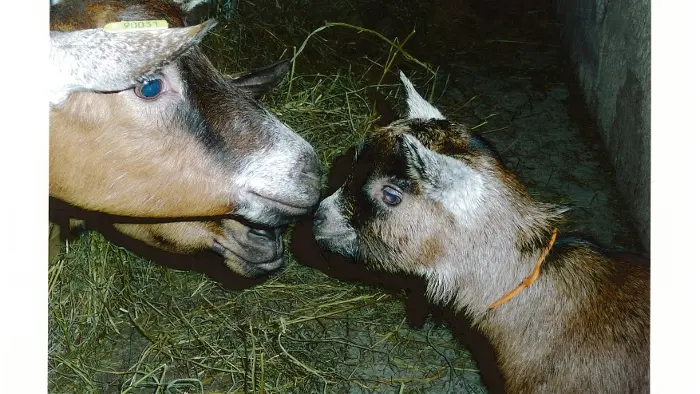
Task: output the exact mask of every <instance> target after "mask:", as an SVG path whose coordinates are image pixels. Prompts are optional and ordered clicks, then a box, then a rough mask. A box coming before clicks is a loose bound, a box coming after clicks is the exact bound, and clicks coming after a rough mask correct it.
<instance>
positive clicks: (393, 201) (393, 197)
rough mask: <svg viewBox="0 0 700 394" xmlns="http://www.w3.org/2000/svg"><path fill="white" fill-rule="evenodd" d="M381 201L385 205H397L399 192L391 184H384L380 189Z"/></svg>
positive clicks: (399, 197)
mask: <svg viewBox="0 0 700 394" xmlns="http://www.w3.org/2000/svg"><path fill="white" fill-rule="evenodd" d="M382 201H384V203H385V204H387V205H399V204H400V203H401V192H400V191H398V190H396V189H394V188H393V187H391V186H384V188H383V189H382Z"/></svg>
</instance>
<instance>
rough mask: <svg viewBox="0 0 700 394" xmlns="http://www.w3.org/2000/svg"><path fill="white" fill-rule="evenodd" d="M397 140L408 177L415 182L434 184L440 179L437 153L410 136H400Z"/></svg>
mask: <svg viewBox="0 0 700 394" xmlns="http://www.w3.org/2000/svg"><path fill="white" fill-rule="evenodd" d="M399 138H400V148H399V149H400V150H401V153H402V155H403V157H404V158H405V160H406V165H407V167H408V175H409V176H410V177H412V178H413V179H416V180H422V181H426V182H430V183H436V181H437V180H438V179H439V178H440V164H439V161H438V157H439V156H438V153H436V152H433V151H431V150H430V149H428V148H426V147H425V145H423V144H422V143H421V142H420V141H419V140H418V138H416V137H414V136H412V135H410V134H402V135H401V137H399Z"/></svg>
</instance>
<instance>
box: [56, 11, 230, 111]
mask: <svg viewBox="0 0 700 394" xmlns="http://www.w3.org/2000/svg"><path fill="white" fill-rule="evenodd" d="M215 25H216V21H214V20H209V21H207V22H204V23H202V24H200V25H196V26H190V27H182V28H168V29H157V30H142V31H133V32H120V33H111V32H106V31H104V30H103V29H88V30H78V31H72V32H59V31H52V32H51V33H50V54H49V58H50V63H51V71H50V72H51V78H50V81H51V87H50V92H51V93H50V98H49V101H50V103H51V104H52V105H55V104H59V103H60V102H62V101H63V100H64V99H65V98H66V97H68V95H69V94H70V93H72V92H74V91H81V90H82V91H85V90H92V91H102V92H113V91H119V90H125V89H128V88H130V87H132V86H134V85H135V84H136V83H137V82H138V79H139V78H141V77H143V76H146V75H148V74H151V73H154V72H156V71H158V70H159V69H160V68H162V67H164V66H165V65H167V64H169V63H170V62H172V61H174V60H175V59H177V58H178V57H179V56H180V55H182V54H183V53H185V52H186V51H187V50H189V49H190V48H192V47H193V46H194V45H196V44H197V43H199V41H200V40H201V39H202V38H203V37H204V35H205V34H206V33H207V32H208V31H209V30H211V28H212V27H214V26H215Z"/></svg>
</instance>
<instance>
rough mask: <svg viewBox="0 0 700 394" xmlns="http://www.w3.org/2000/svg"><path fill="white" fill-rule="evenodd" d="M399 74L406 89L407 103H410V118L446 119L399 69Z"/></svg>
mask: <svg viewBox="0 0 700 394" xmlns="http://www.w3.org/2000/svg"><path fill="white" fill-rule="evenodd" d="M399 76H400V78H401V82H403V86H404V88H405V89H406V104H407V105H408V118H409V119H445V116H444V115H443V114H442V113H440V111H439V110H438V109H437V108H435V107H433V106H432V105H431V104H430V103H429V102H427V101H426V100H425V99H424V98H423V97H421V95H420V94H418V92H417V91H416V88H414V87H413V84H412V83H411V81H409V79H408V77H406V75H405V74H404V73H403V71H399Z"/></svg>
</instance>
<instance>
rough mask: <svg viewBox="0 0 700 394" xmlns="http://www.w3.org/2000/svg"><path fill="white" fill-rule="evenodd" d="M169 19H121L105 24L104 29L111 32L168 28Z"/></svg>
mask: <svg viewBox="0 0 700 394" xmlns="http://www.w3.org/2000/svg"><path fill="white" fill-rule="evenodd" d="M167 28H168V21H166V20H164V19H157V20H150V21H121V22H112V23H108V24H106V25H105V26H104V28H103V29H104V31H107V32H110V33H123V32H127V31H141V30H153V29H167Z"/></svg>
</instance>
